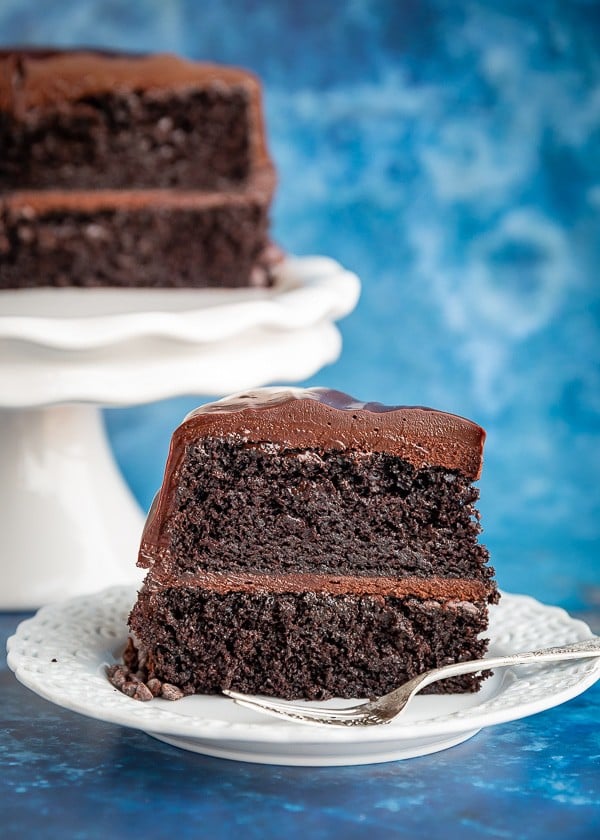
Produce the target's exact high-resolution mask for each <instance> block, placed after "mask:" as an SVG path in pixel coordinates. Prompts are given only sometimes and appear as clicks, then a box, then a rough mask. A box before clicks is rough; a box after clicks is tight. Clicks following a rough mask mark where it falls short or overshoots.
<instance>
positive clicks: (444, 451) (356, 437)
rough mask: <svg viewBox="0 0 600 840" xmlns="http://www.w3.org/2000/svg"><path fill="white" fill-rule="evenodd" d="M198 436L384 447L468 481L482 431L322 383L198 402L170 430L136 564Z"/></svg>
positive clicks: (474, 471)
mask: <svg viewBox="0 0 600 840" xmlns="http://www.w3.org/2000/svg"><path fill="white" fill-rule="evenodd" d="M205 437H213V438H234V439H237V440H239V442H240V443H245V444H248V445H255V446H267V445H275V446H276V447H278V449H279V450H280V451H285V450H290V451H295V450H296V451H297V450H302V449H314V450H317V451H318V450H331V449H337V450H340V451H358V452H386V453H389V454H391V455H396V456H398V457H400V458H402V459H404V460H406V461H408V462H409V463H410V464H412V466H413V467H414V468H415V469H425V468H427V467H435V466H437V467H442V468H444V469H448V470H456V471H457V472H461V473H463V474H464V475H465V476H466V477H467V478H469V479H471V480H475V479H477V478H479V476H480V474H481V467H482V462H483V444H484V441H485V431H484V430H483V429H482V428H481V427H480V426H478V425H477V424H476V423H473V422H472V421H470V420H466V419H465V418H464V417H459V416H458V415H455V414H448V413H446V412H443V411H437V410H435V409H431V408H425V407H421V406H387V405H382V404H381V403H376V402H360V401H358V400H356V399H354V398H353V397H351V396H349V395H348V394H344V393H342V392H341V391H334V390H330V389H327V388H310V389H302V388H279V387H272V388H259V389H257V390H253V391H245V392H242V393H240V394H235V395H233V396H231V397H226V398H225V399H222V400H218V401H216V402H213V403H208V404H206V405H203V406H200V407H199V408H197V409H196V410H195V411H192V412H191V414H189V415H188V416H187V417H186V418H185V420H184V421H183V423H182V424H181V425H180V426H179V427H178V428H177V429H176V430H175V432H174V434H173V438H172V440H171V448H170V451H169V456H168V459H167V465H166V469H165V475H164V479H163V484H162V487H161V489H160V491H159V493H158V495H157V497H156V498H155V500H154V503H153V505H152V508H151V509H150V513H149V514H148V519H147V522H146V527H145V529H144V534H143V537H142V549H141V552H140V565H144V566H146V565H148V562H150V563H151V562H152V561H151V559H150V556H149V555H150V554H151V553H152V550H153V549H152V546H158V545H159V543H160V541H161V540H160V535H161V528H162V523H163V521H164V519H165V517H166V515H167V514H168V512H169V510H170V506H171V502H172V499H173V496H174V493H175V484H176V480H177V474H178V472H179V468H180V464H181V463H182V459H183V457H184V454H185V449H186V447H187V446H188V445H190V444H191V443H193V442H194V441H196V440H198V439H202V438H205Z"/></svg>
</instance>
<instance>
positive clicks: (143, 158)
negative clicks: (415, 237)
mask: <svg viewBox="0 0 600 840" xmlns="http://www.w3.org/2000/svg"><path fill="white" fill-rule="evenodd" d="M275 180H276V179H275V172H274V168H273V165H272V163H271V160H270V158H269V155H268V151H267V148H266V142H265V134H264V126H263V117H262V105H261V91H260V85H259V82H258V80H257V79H256V78H255V77H254V76H253V75H252V74H251V73H248V72H246V71H243V70H238V69H235V68H231V67H219V66H217V65H213V64H203V63H197V62H191V61H185V60H183V59H180V58H177V57H175V56H171V55H150V56H143V55H137V56H136V55H123V54H118V53H108V52H90V51H82V50H71V51H69V50H67V51H56V50H34V49H31V50H29V49H26V50H22V49H21V50H19V49H16V50H12V51H10V50H9V51H7V50H5V51H0V289H3V288H4V289H14V288H21V287H35V286H83V287H93V286H147V287H205V286H222V287H234V286H238V287H239V286H267V285H270V284H271V282H272V279H273V276H272V271H271V269H272V266H273V262H274V260H275V259H276V256H275V255H276V251H275V249H273V248H272V247H270V243H269V238H268V213H269V207H270V204H271V199H272V196H273V191H274V188H275Z"/></svg>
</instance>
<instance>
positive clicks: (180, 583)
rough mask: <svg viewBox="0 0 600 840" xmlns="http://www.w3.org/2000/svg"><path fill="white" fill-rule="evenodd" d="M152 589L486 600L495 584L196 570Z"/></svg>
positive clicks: (156, 582)
mask: <svg viewBox="0 0 600 840" xmlns="http://www.w3.org/2000/svg"><path fill="white" fill-rule="evenodd" d="M146 586H147V588H148V590H150V591H152V590H156V589H160V588H162V587H163V586H168V587H169V588H171V589H178V588H181V587H190V586H197V587H199V588H200V589H201V590H204V591H206V592H215V593H219V594H225V593H228V592H247V593H255V594H256V593H260V594H263V595H264V594H271V595H282V594H284V593H289V594H302V593H304V592H319V593H323V594H328V595H372V596H381V597H394V598H403V597H407V596H411V597H415V598H424V599H430V598H433V599H435V600H436V601H448V600H452V601H483V600H485V599H487V597H488V596H489V594H490V592H491V590H492V589H493V587H492V586H491V585H489V584H485V583H481V582H478V581H474V580H460V579H459V580H457V579H451V578H418V577H408V578H402V579H401V580H397V579H395V578H390V577H385V576H380V577H367V576H364V577H361V576H357V575H313V574H294V573H290V572H288V573H286V574H283V575H280V574H253V573H251V572H244V573H239V574H236V573H235V572H223V573H218V572H196V573H195V574H194V573H192V574H185V575H182V576H181V577H180V578H178V579H175V578H173V577H172V576H168V577H167V578H165V579H161V578H160V577H158V576H157V575H154V576H153V577H152V579H151V581H149V583H148V584H147V585H146Z"/></svg>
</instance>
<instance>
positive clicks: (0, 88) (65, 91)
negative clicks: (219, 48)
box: [0, 47, 268, 166]
mask: <svg viewBox="0 0 600 840" xmlns="http://www.w3.org/2000/svg"><path fill="white" fill-rule="evenodd" d="M210 86H216V87H218V86H225V87H228V88H229V87H235V88H239V89H243V90H245V91H246V93H247V95H248V101H249V104H250V108H251V110H252V112H253V118H252V121H251V123H252V125H253V127H254V136H253V137H252V141H251V142H252V144H253V148H254V150H255V161H256V164H257V165H258V166H261V165H263V164H264V163H265V162H267V161H268V152H267V148H266V141H265V131H264V125H263V120H262V109H261V87H260V82H259V80H258V79H257V77H256V76H254V74H252V73H250V72H248V71H247V70H242V69H239V68H237V67H226V66H223V65H218V64H212V63H207V62H196V61H188V60H186V59H183V58H179V57H178V56H175V55H170V54H166V53H164V54H156V55H142V54H138V55H136V54H131V53H118V52H112V51H109V50H85V49H73V50H54V49H44V48H41V49H34V48H31V47H24V48H18V47H15V48H14V49H12V50H10V49H4V50H1V51H0V110H2V111H6V112H8V113H11V114H13V115H14V116H15V117H16V118H20V117H22V115H23V114H24V113H26V112H27V111H28V110H30V109H35V108H40V109H43V108H53V107H57V106H60V105H61V103H64V102H76V101H77V100H80V99H84V98H86V97H93V96H98V95H102V94H105V93H122V94H127V93H131V92H139V91H144V92H147V93H150V94H152V93H155V94H159V95H160V94H161V93H165V92H166V93H168V92H170V91H172V92H179V91H181V92H184V91H188V90H193V89H204V88H206V87H210Z"/></svg>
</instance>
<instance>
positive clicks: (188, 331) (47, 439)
mask: <svg viewBox="0 0 600 840" xmlns="http://www.w3.org/2000/svg"><path fill="white" fill-rule="evenodd" d="M359 290H360V287H359V281H358V278H357V277H356V276H355V275H354V274H351V273H350V272H348V271H345V270H344V269H343V268H342V267H341V266H340V265H338V264H337V263H336V262H334V261H333V260H330V259H326V258H324V257H306V258H295V259H292V258H290V259H287V260H286V261H285V262H284V263H283V264H282V265H281V267H280V270H279V272H278V277H277V282H276V284H275V286H274V288H273V289H270V290H261V291H259V290H251V291H248V290H231V291H217V290H109V289H95V290H78V289H36V290H23V291H15V292H11V291H9V292H2V293H0V463H1V464H2V485H1V487H2V496H1V502H2V503H1V506H0V529H1V533H2V541H3V545H4V551H3V554H2V556H1V557H0V609H3V610H7V609H15V610H16V609H30V608H35V607H38V606H40V605H41V604H44V603H48V602H51V601H55V600H58V599H62V598H65V597H70V596H73V595H79V594H85V593H88V592H93V591H96V590H97V589H100V588H102V587H105V586H107V585H111V584H119V583H133V584H137V583H139V581H140V579H141V577H140V573H139V572H138V570H137V569H136V567H135V560H136V556H137V548H138V544H139V539H140V534H141V529H142V525H143V514H142V511H141V510H140V508H139V507H138V505H137V503H136V502H135V500H134V498H133V496H132V494H131V492H130V491H129V489H128V488H127V486H126V485H125V483H124V481H123V479H122V477H121V475H120V473H119V471H118V469H117V466H116V464H115V462H114V459H113V456H112V453H111V451H110V447H109V445H108V442H107V439H106V436H105V432H104V427H103V423H102V418H101V416H100V407H101V406H103V405H113V406H115V405H118V406H127V405H136V404H140V403H146V402H152V401H155V400H159V399H165V398H167V397H173V396H177V395H184V394H227V393H230V392H232V391H236V390H241V389H245V388H250V387H256V386H259V385H264V384H265V383H267V382H274V381H298V380H301V379H305V378H306V377H308V376H310V375H312V374H313V373H315V372H316V371H317V370H319V369H320V368H321V367H322V366H323V365H324V364H327V363H329V362H332V361H334V360H335V359H336V358H337V356H338V354H339V352H340V347H341V340H340V335H339V332H338V330H337V328H336V327H335V326H334V324H333V321H334V320H336V319H338V318H341V317H343V316H344V315H346V314H348V313H349V312H350V311H351V310H352V309H353V308H354V306H355V305H356V302H357V300H358V295H359Z"/></svg>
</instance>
